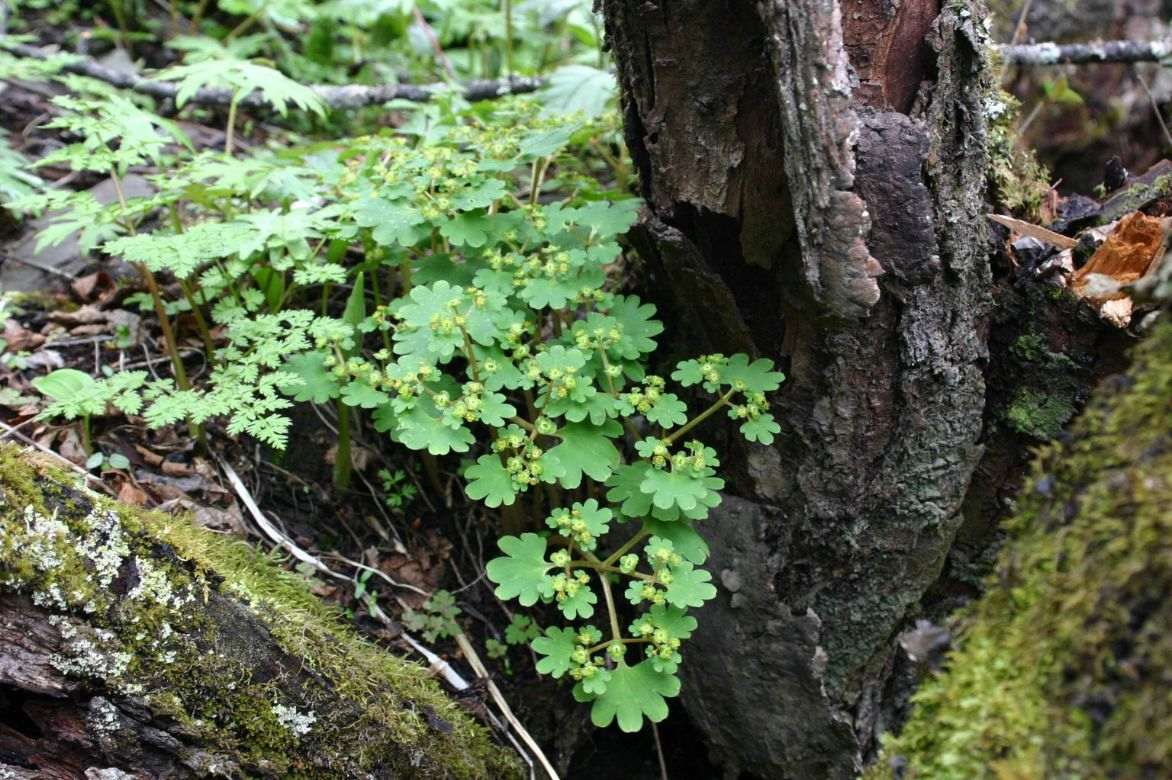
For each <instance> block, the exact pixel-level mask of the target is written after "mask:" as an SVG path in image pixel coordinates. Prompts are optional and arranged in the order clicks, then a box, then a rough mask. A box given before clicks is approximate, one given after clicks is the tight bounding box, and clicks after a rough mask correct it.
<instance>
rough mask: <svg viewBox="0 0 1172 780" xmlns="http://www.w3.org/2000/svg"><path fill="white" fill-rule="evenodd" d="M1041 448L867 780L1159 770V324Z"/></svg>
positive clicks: (1167, 659) (1168, 472) (1167, 339)
mask: <svg viewBox="0 0 1172 780" xmlns="http://www.w3.org/2000/svg"><path fill="white" fill-rule="evenodd" d="M1134 357H1135V360H1134V364H1133V368H1132V369H1131V371H1130V372H1129V374H1128V375H1127V376H1126V377H1121V378H1117V379H1116V380H1113V381H1108V382H1107V383H1106V386H1105V387H1103V388H1100V389H1099V391H1098V392H1097V394H1096V396H1095V399H1094V400H1093V402H1092V404H1091V405H1090V406H1089V407H1088V410H1087V412H1086V413H1085V414H1084V415H1083V417H1082V418H1081V419H1080V420H1079V421H1078V422H1077V423H1076V424H1075V427H1074V438H1073V440H1072V441H1071V442H1070V443H1068V444H1065V445H1061V446H1059V445H1052V446H1050V447H1048V448H1046V449H1045V450H1043V451H1042V452H1041V454H1040V456H1039V457H1038V459H1037V461H1036V465H1035V469H1034V474H1033V476H1032V478H1031V480H1030V482H1029V484H1028V485H1027V486H1026V488H1025V490H1024V491H1023V493H1022V499H1021V502H1020V505H1019V509H1018V511H1017V513H1016V515H1015V517H1014V518H1013V520H1012V521H1011V523H1010V531H1011V534H1012V536H1013V539H1012V541H1011V542H1010V543H1009V544H1008V545H1007V547H1006V549H1005V550H1004V552H1003V554H1002V556H1001V559H1000V563H999V565H998V570H997V572H996V573H995V574H994V576H993V577H992V578H991V579H990V580H989V581H988V583H987V587H988V590H987V592H986V595H985V596H984V597H983V598H982V599H981V600H979V601H978V602H976V603H974V604H973V605H972V606H971V607H970V608H969V609H968V610H966V611H965V612H964V614H963V615H962V616H961V618H960V624H961V630H960V632H959V641H958V645H957V648H956V649H955V650H954V652H953V653H952V654H951V655H950V657H949V661H948V666H947V670H946V671H944V672H943V673H941V674H940V675H938V676H937V677H935V678H933V679H932V680H930V681H928V682H927V683H926V684H925V685H924V686H923V687H922V688H921V689H920V690H919V691H918V692H917V693H916V695H915V697H914V702H915V708H914V711H913V713H912V717H911V719H910V720H909V722H908V723H907V725H906V726H905V728H904V729H903V732H902V733H901V734H900V735H899V736H898V737H895V738H891V739H889V740H887V741H886V742H885V745H884V751H883V757H882V758H881V759H880V760H879V762H878V763H877V764H876V765H875V766H874V767H873V768H872V769H871V771H870V772H869V774H868V777H871V778H879V777H889V776H891V774H892V772H891V769H890V766H891V765H892V764H891V762H892V760H893V759H896V758H897V757H898V758H899V759H901V760H902V762H906V767H907V771H906V773H905V774H904V775H903V776H904V777H906V778H932V780H939V779H940V778H945V779H948V778H966V779H967V778H1015V779H1018V780H1033V779H1034V778H1036V779H1037V780H1042V778H1059V777H1061V778H1108V777H1111V778H1114V777H1118V778H1140V777H1170V776H1172V736H1169V735H1172V695H1170V694H1169V691H1172V600H1170V599H1169V598H1168V594H1169V593H1172V324H1168V323H1164V324H1162V325H1161V326H1159V327H1158V328H1157V330H1156V331H1155V332H1154V333H1153V334H1152V335H1151V336H1150V337H1148V339H1147V340H1146V341H1145V342H1144V343H1143V344H1142V345H1141V346H1139V347H1137V348H1136V350H1135V356H1134Z"/></svg>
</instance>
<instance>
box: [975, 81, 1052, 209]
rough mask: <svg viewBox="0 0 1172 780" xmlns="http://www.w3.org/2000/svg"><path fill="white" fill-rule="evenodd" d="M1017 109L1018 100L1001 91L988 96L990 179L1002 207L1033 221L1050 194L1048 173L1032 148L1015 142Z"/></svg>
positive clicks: (1016, 139) (1018, 106)
mask: <svg viewBox="0 0 1172 780" xmlns="http://www.w3.org/2000/svg"><path fill="white" fill-rule="evenodd" d="M1020 108H1021V105H1020V103H1018V101H1017V99H1016V98H1014V97H1013V96H1012V95H1010V94H1009V93H1007V92H1004V91H1002V90H995V91H994V93H993V94H991V95H990V97H989V100H988V106H987V111H986V113H987V114H988V117H989V120H990V121H989V162H988V165H989V180H990V182H991V183H992V185H993V190H994V192H995V193H996V196H997V202H998V203H999V204H1000V205H1001V206H1002V207H1004V208H1005V209H1007V210H1008V211H1010V212H1012V213H1014V214H1017V215H1019V216H1021V217H1022V218H1024V219H1028V220H1034V221H1036V220H1037V219H1038V218H1039V217H1040V215H1041V208H1042V203H1043V202H1045V199H1046V195H1047V193H1049V191H1050V181H1049V179H1050V172H1049V171H1048V170H1046V167H1045V166H1044V165H1042V164H1041V163H1039V162H1038V159H1037V157H1035V155H1034V152H1033V151H1032V150H1031V149H1029V148H1027V147H1025V146H1024V145H1022V144H1020V143H1018V137H1017V130H1016V121H1017V115H1018V113H1019V111H1020Z"/></svg>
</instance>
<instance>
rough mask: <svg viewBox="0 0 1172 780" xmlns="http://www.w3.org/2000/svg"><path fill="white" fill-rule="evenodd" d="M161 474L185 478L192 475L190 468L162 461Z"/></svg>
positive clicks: (171, 461) (175, 462)
mask: <svg viewBox="0 0 1172 780" xmlns="http://www.w3.org/2000/svg"><path fill="white" fill-rule="evenodd" d="M163 473H164V474H166V475H167V476H168V477H186V476H189V475H190V474H192V473H193V472H192V470H191V466H188V465H187V464H186V463H181V462H179V461H175V460H165V461H163Z"/></svg>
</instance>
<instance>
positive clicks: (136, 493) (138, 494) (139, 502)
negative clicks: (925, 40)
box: [118, 480, 150, 506]
mask: <svg viewBox="0 0 1172 780" xmlns="http://www.w3.org/2000/svg"><path fill="white" fill-rule="evenodd" d="M118 500H119V501H121V502H122V503H124V504H131V505H132V506H146V505H147V502H148V501H150V496H148V495H147V494H146V493H145V492H144V491H142V490H139V489H138V488H137V487H135V486H134V483H133V482H130V481H129V480H127V481H126V482H123V483H122V487H120V488H118Z"/></svg>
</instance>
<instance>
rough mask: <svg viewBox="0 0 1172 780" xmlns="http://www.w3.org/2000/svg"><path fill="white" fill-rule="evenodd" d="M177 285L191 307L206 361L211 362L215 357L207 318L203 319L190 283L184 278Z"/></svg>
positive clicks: (201, 310)
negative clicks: (205, 354) (206, 357)
mask: <svg viewBox="0 0 1172 780" xmlns="http://www.w3.org/2000/svg"><path fill="white" fill-rule="evenodd" d="M179 287H180V288H182V290H183V297H184V298H186V299H187V304H188V305H189V306H190V307H191V313H192V315H193V316H194V317H195V329H196V330H198V331H199V338H200V340H201V341H203V349H204V352H206V353H207V356H208V362H209V363H210V362H212V361H213V360H215V357H216V348H215V345H214V344H213V343H212V332H211V330H210V329H209V328H208V323H207V320H205V319H204V316H203V309H202V308H201V307H200V305H199V303H198V302H197V301H196V300H195V291H194V290H192V289H191V283H190V282H188V281H187V280H186V279H180V280H179Z"/></svg>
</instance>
